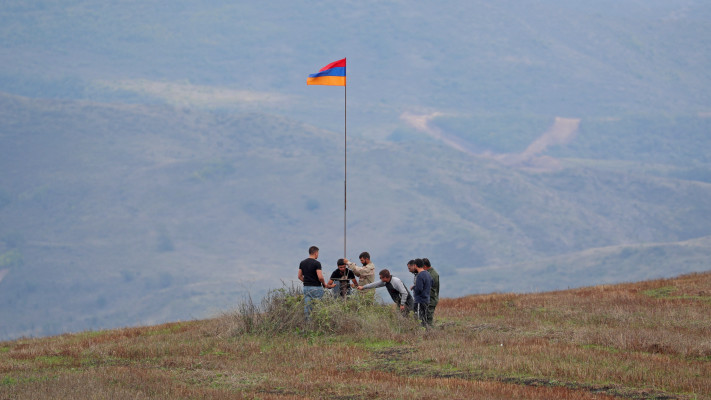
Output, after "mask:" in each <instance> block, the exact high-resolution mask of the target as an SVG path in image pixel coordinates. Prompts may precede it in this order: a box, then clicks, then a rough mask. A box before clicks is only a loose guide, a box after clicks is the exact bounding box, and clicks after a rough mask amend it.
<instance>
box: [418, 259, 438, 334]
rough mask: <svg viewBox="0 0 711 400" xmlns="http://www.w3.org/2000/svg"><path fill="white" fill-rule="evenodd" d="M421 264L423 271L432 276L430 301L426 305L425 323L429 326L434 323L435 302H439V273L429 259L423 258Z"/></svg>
mask: <svg viewBox="0 0 711 400" xmlns="http://www.w3.org/2000/svg"><path fill="white" fill-rule="evenodd" d="M422 264H423V265H424V267H425V271H427V273H429V274H430V276H431V277H432V289H430V303H429V304H428V305H427V324H429V325H430V326H432V325H434V312H435V308H437V303H439V273H437V271H436V270H435V269H434V268H432V264H430V260H428V259H426V258H423V259H422Z"/></svg>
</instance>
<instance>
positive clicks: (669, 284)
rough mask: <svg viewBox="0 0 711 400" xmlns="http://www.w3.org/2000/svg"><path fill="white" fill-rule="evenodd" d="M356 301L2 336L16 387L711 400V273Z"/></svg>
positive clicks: (0, 351) (121, 393)
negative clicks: (420, 312) (429, 317)
mask: <svg viewBox="0 0 711 400" xmlns="http://www.w3.org/2000/svg"><path fill="white" fill-rule="evenodd" d="M351 304H352V305H350V306H348V307H350V308H352V309H353V310H350V311H348V312H343V309H342V308H329V307H345V306H344V305H342V304H335V305H334V304H323V305H322V306H321V307H322V309H321V311H320V313H321V314H320V315H321V318H322V319H321V320H320V321H321V322H320V323H321V325H318V324H317V325H314V324H316V323H317V322H318V318H316V322H314V321H312V323H311V324H306V323H305V321H303V319H298V318H293V320H289V318H291V317H289V315H290V314H289V313H288V312H286V314H278V315H279V316H280V318H285V320H284V321H291V322H289V323H286V322H285V323H283V324H275V320H274V319H272V320H269V318H268V316H264V315H263V314H264V312H263V311H264V310H262V309H260V307H253V311H258V312H257V313H256V314H254V313H253V314H250V313H249V310H246V309H245V308H244V305H243V306H242V308H241V309H238V310H237V311H235V313H233V314H229V315H224V316H221V317H219V318H215V319H211V320H205V321H191V322H181V323H172V324H164V325H159V326H153V327H142V328H130V329H119V330H112V331H101V332H85V333H80V334H73V335H62V336H57V337H50V338H41V339H21V340H17V341H13V342H4V343H0V398H1V399H44V398H53V399H70V398H71V399H77V398H86V399H124V398H126V399H128V398H130V399H193V398H206V399H234V398H255V399H256V398H259V399H302V398H335V399H371V398H393V399H406V398H407V399H434V398H453V399H465V398H477V399H511V398H517V399H553V398H555V399H608V398H639V399H642V398H644V399H646V398H650V399H651V398H657V399H662V398H666V399H711V395H710V394H711V379H709V377H710V376H711V312H710V311H711V273H705V274H694V275H688V276H683V277H680V278H677V279H669V280H657V281H650V282H642V283H634V284H624V285H612V286H598V287H591V288H584V289H578V290H570V291H561V292H552V293H540V294H522V295H516V294H491V295H482V296H469V297H464V298H459V299H442V300H441V301H440V304H439V307H438V309H437V313H436V319H437V325H438V326H437V328H435V329H431V330H428V331H425V330H422V329H419V328H416V324H415V325H414V326H415V327H414V328H413V326H412V325H409V324H410V322H411V321H408V320H403V319H398V318H399V317H397V313H392V312H391V310H392V309H391V308H390V307H382V306H373V305H362V304H360V305H358V303H357V302H351ZM252 306H254V305H252ZM296 309H297V310H298V307H297V308H296ZM334 310H337V311H338V312H335V313H334ZM272 312H277V313H284V312H285V311H284V309H283V308H279V309H277V311H272ZM316 312H317V313H318V312H319V311H316ZM248 316H249V317H250V318H257V319H254V320H253V321H252V322H253V323H252V325H251V328H249V329H247V328H246V325H245V320H244V318H245V317H248ZM324 316H325V317H324ZM292 317H293V316H292ZM336 317H338V318H340V319H335V318H336ZM265 320H266V321H268V323H267V325H265V326H262V327H261V328H260V324H261V323H263V321H265ZM277 320H278V318H277ZM269 321H270V322H269ZM324 321H325V322H326V323H324ZM275 326H276V327H277V328H275Z"/></svg>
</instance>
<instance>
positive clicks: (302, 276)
mask: <svg viewBox="0 0 711 400" xmlns="http://www.w3.org/2000/svg"><path fill="white" fill-rule="evenodd" d="M298 277H299V280H300V281H301V282H303V281H304V271H302V270H301V268H299V275H298Z"/></svg>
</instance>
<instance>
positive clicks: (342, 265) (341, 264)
mask: <svg viewBox="0 0 711 400" xmlns="http://www.w3.org/2000/svg"><path fill="white" fill-rule="evenodd" d="M336 265H338V270H339V271H341V272H345V271H346V262H345V261H344V260H343V259H342V258H339V259H338V261H337V262H336Z"/></svg>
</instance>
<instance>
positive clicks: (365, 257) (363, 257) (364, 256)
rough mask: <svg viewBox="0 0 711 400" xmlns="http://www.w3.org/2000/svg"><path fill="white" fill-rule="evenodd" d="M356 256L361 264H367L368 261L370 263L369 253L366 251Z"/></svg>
mask: <svg viewBox="0 0 711 400" xmlns="http://www.w3.org/2000/svg"><path fill="white" fill-rule="evenodd" d="M358 258H360V262H361V263H363V265H368V263H370V253H368V252H367V251H364V252H362V253H360V255H359V256H358Z"/></svg>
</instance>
